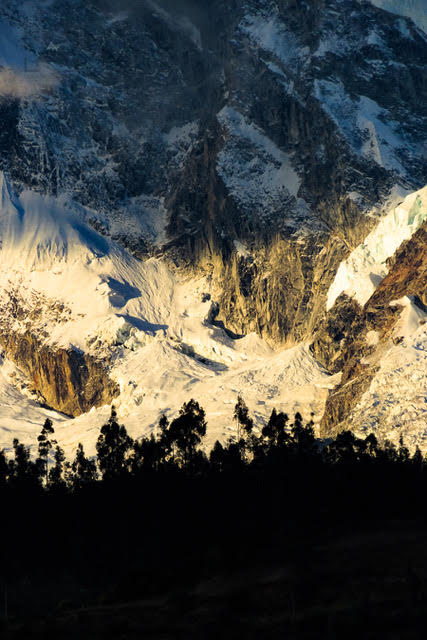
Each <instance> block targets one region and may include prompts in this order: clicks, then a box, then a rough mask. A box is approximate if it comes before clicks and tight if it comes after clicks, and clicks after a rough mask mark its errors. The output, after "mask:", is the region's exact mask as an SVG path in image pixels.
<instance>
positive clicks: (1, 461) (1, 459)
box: [0, 449, 9, 489]
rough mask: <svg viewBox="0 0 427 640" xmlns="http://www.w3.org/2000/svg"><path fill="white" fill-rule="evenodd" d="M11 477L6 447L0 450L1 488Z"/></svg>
mask: <svg viewBox="0 0 427 640" xmlns="http://www.w3.org/2000/svg"><path fill="white" fill-rule="evenodd" d="M8 477H9V465H8V463H7V458H6V454H5V452H4V449H2V450H1V451H0V489H3V488H4V487H5V486H6V484H7V480H8Z"/></svg>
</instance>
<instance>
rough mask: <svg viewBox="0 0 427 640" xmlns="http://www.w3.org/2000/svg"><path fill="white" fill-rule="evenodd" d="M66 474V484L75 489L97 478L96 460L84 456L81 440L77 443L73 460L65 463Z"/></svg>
mask: <svg viewBox="0 0 427 640" xmlns="http://www.w3.org/2000/svg"><path fill="white" fill-rule="evenodd" d="M66 476H67V484H69V485H70V486H71V487H72V488H73V489H75V490H76V489H81V488H82V487H84V486H86V485H88V484H91V483H93V482H96V480H97V479H98V472H97V470H96V462H95V460H91V459H90V458H87V457H86V455H85V452H84V448H83V445H82V443H81V442H79V444H78V445H77V450H76V455H75V457H74V460H73V462H72V463H71V464H70V463H68V464H67V471H66Z"/></svg>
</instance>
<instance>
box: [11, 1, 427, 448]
mask: <svg viewBox="0 0 427 640" xmlns="http://www.w3.org/2000/svg"><path fill="white" fill-rule="evenodd" d="M380 3H381V8H379V7H377V6H374V4H372V3H369V2H360V1H359V0H321V1H319V0H316V1H315V0H310V1H308V2H305V3H300V2H296V1H295V0H280V1H279V0H277V1H276V2H271V1H270V0H269V1H267V0H234V1H233V2H230V1H229V0H228V1H225V0H224V1H223V0H218V2H215V3H213V2H209V1H208V0H199V1H198V2H196V1H193V0H185V1H184V0H182V1H174V2H172V1H169V0H162V1H160V0H159V1H157V2H154V0H138V1H136V0H128V1H127V2H122V1H121V2H115V1H113V0H91V1H89V2H88V1H85V2H83V1H80V0H45V1H42V0H28V1H25V2H22V3H21V4H19V5H17V4H16V3H15V2H11V1H9V0H3V2H2V3H1V6H0V65H1V68H0V114H1V119H2V124H3V126H2V128H1V131H0V167H1V170H2V174H1V181H0V187H1V202H0V205H1V207H0V234H1V251H0V305H1V310H2V322H1V325H0V343H1V345H2V347H3V350H4V354H3V360H2V364H1V368H0V386H1V397H0V406H1V411H2V416H3V417H2V424H1V425H0V427H1V428H2V431H1V438H0V439H1V442H0V445H5V446H10V443H11V440H12V438H13V437H14V435H18V436H19V437H20V438H21V439H23V440H24V441H25V442H28V443H31V444H33V443H34V442H35V437H36V434H37V433H38V431H39V427H40V424H42V423H43V421H44V419H45V417H46V416H47V415H49V416H52V417H53V418H54V420H55V422H56V423H57V425H58V428H57V433H58V435H59V439H60V441H61V444H63V445H64V446H66V448H67V450H68V451H71V450H72V449H73V448H74V447H75V445H76V444H77V442H79V441H83V442H84V444H85V446H88V448H89V451H90V450H91V447H93V444H94V441H95V439H96V436H97V430H98V427H99V425H100V424H101V423H102V420H104V419H105V416H106V415H107V414H108V413H109V405H110V403H111V402H113V401H114V403H115V404H116V405H117V408H118V411H119V416H120V418H121V419H122V420H123V421H124V422H125V423H126V426H127V427H128V429H129V430H130V432H131V434H132V435H133V436H138V435H142V433H144V432H145V431H146V430H148V429H151V428H155V425H156V423H157V420H158V418H159V416H160V415H161V413H162V412H166V413H167V414H169V415H173V414H174V413H176V411H177V410H178V409H179V406H180V404H182V402H183V401H184V400H186V399H189V398H190V397H195V398H196V399H198V400H199V401H200V402H201V404H202V405H204V406H205V408H206V410H207V417H208V423H209V431H208V436H209V437H208V442H209V443H210V444H212V443H213V441H214V440H215V439H216V438H218V437H219V438H223V439H224V438H226V437H228V436H229V435H230V434H232V433H233V428H234V427H233V424H232V410H233V405H234V403H235V400H236V396H237V394H239V393H240V394H242V395H243V396H244V397H245V400H246V401H247V403H248V405H249V407H250V409H251V411H252V412H253V413H254V415H255V417H256V418H257V420H258V421H259V422H260V423H262V421H263V420H265V418H266V417H268V415H269V413H271V410H272V408H273V407H274V406H276V407H277V408H278V409H281V410H285V411H289V412H293V411H295V410H299V411H301V412H302V413H304V415H307V417H309V414H310V413H311V412H314V413H315V416H316V423H317V424H318V429H319V433H321V434H323V435H328V434H330V433H335V432H336V431H339V430H340V429H343V428H347V427H348V426H350V427H351V428H353V429H355V430H356V431H358V432H360V433H367V432H370V431H371V430H374V431H375V432H376V433H377V434H378V435H379V436H380V437H381V438H391V439H393V440H394V441H397V440H398V439H399V437H400V435H401V434H403V435H404V436H405V439H406V442H407V444H408V445H410V446H414V445H415V444H419V445H420V447H421V448H423V449H427V442H426V440H425V438H426V429H425V427H426V426H427V425H426V416H427V410H426V407H427V405H426V384H425V382H426V359H425V354H426V344H427V342H426V337H427V330H426V326H427V325H426V324H425V317H426V306H425V305H426V304H427V291H426V282H427V276H426V273H427V272H426V253H425V237H426V222H425V221H426V218H427V193H426V188H425V185H426V182H427V180H426V174H427V163H426V130H427V129H426V118H427V100H426V97H427V96H426V86H427V82H426V75H427V71H426V69H427V67H426V58H427V35H426V33H425V32H424V31H423V23H422V20H418V18H419V17H421V18H422V15H423V13H422V8H423V2H418V3H417V2H410V0H408V1H407V3H405V4H403V3H400V5H399V6H400V7H401V11H398V9H396V6H395V5H393V2H392V0H376V1H375V4H380ZM386 9H389V11H388V10H386ZM397 13H402V14H403V15H397ZM407 15H410V16H411V17H414V18H416V20H417V24H415V23H414V22H413V21H412V20H411V19H410V18H408V17H405V16H407ZM330 392H331V393H330ZM328 396H329V397H328ZM40 403H42V404H43V405H44V406H41V404H40ZM46 407H48V408H46ZM56 412H62V413H56ZM64 414H66V415H64ZM92 450H93V449H92Z"/></svg>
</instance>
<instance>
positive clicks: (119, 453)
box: [96, 406, 133, 480]
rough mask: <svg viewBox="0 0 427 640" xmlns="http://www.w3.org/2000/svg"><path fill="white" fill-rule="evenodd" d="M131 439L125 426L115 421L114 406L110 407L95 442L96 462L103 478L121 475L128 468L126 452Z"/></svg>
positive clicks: (129, 448) (130, 445)
mask: <svg viewBox="0 0 427 640" xmlns="http://www.w3.org/2000/svg"><path fill="white" fill-rule="evenodd" d="M132 445H133V440H132V438H131V437H130V436H129V435H128V433H127V431H126V429H125V427H124V426H123V425H119V423H118V422H117V413H116V410H115V407H114V406H113V407H111V416H110V418H109V419H108V421H107V422H106V423H105V424H104V425H103V426H102V427H101V433H100V435H99V438H98V441H97V443H96V451H97V453H98V464H99V468H100V470H101V473H102V477H103V479H104V480H110V479H112V478H117V477H119V476H122V475H123V474H124V473H125V472H126V471H127V469H128V466H129V459H128V454H129V452H130V450H131V448H132Z"/></svg>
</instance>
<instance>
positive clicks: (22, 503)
mask: <svg viewBox="0 0 427 640" xmlns="http://www.w3.org/2000/svg"><path fill="white" fill-rule="evenodd" d="M189 406H190V404H187V405H186V407H187V409H188V407H189ZM191 406H192V407H193V408H194V406H196V403H193V405H191ZM197 406H198V405H197ZM239 406H240V408H242V407H241V405H237V406H236V410H237V409H238V408H239ZM183 416H187V417H186V418H185V419H184V418H183ZM283 417H284V416H283V414H275V413H273V416H272V419H271V420H270V422H269V424H268V425H267V427H265V428H264V429H263V431H262V433H261V434H260V435H259V436H254V435H253V434H249V433H248V431H247V430H246V431H245V430H244V429H243V428H242V438H241V440H240V442H236V441H234V442H229V443H228V444H227V445H226V446H224V447H219V446H216V447H215V449H214V451H213V452H212V453H211V456H210V458H209V459H208V458H206V457H204V456H203V455H202V454H200V453H199V454H197V453H196V450H193V452H192V454H191V450H190V449H185V446H184V445H185V442H184V441H181V445H178V444H177V443H178V439H177V438H178V436H179V435H181V436H182V433H183V431H182V430H181V431H180V429H179V426H180V425H181V427H182V426H183V425H184V423H185V425H186V433H187V435H188V434H190V432H191V429H190V428H189V426H190V422H188V420H187V418H188V414H185V413H183V412H181V414H180V416H179V418H177V419H176V420H175V421H173V422H172V423H171V424H170V425H165V423H163V427H164V431H163V436H162V438H160V439H159V440H158V441H157V445H158V446H159V447H160V449H162V447H166V445H167V438H169V443H170V442H172V440H173V438H175V440H174V442H175V445H176V446H174V447H172V448H169V451H172V452H173V453H172V454H169V455H166V454H165V451H166V450H168V449H167V447H166V448H164V449H162V451H163V454H162V455H163V456H164V457H163V459H161V460H160V459H157V461H155V463H154V464H152V463H153V460H154V457H153V455H152V453H153V447H154V446H155V441H154V440H153V439H152V438H151V439H148V438H147V439H145V440H143V441H141V442H139V443H131V441H126V432H125V430H123V428H120V429H122V430H121V431H120V429H119V431H120V434H121V442H122V443H123V442H125V441H126V442H127V444H126V446H127V447H128V448H129V452H130V451H131V447H132V446H133V453H132V454H129V457H128V458H126V460H127V461H128V462H126V464H125V465H124V466H121V465H122V462H123V460H124V458H121V459H120V455H118V448H117V447H118V443H119V440H117V439H116V441H115V444H114V443H113V440H114V439H113V438H112V434H113V432H114V428H113V427H114V425H116V426H118V425H117V423H115V421H114V419H113V418H114V416H113V415H112V418H111V419H110V421H109V422H108V424H107V425H105V428H103V431H102V432H101V434H102V438H101V437H100V440H99V443H100V446H98V452H99V457H98V464H99V468H100V469H101V472H102V476H103V479H102V480H96V481H91V482H87V483H83V482H82V479H83V478H84V473H81V475H80V476H79V477H77V475H74V481H73V482H74V484H73V487H71V485H68V486H66V484H61V482H58V478H57V479H56V480H55V473H53V474H52V473H51V474H50V476H49V478H50V484H49V488H48V490H46V489H45V488H43V487H42V485H41V484H40V483H38V481H37V479H36V480H34V477H33V478H30V477H29V476H28V469H30V468H31V467H27V478H26V480H25V478H24V476H23V475H21V476H19V473H20V472H18V471H17V469H18V467H17V464H18V462H19V460H18V462H17V459H18V457H19V456H17V457H16V460H15V466H14V463H13V461H12V462H11V463H10V464H9V467H8V470H7V471H6V473H5V474H4V475H3V484H2V489H1V504H2V513H3V526H2V544H1V558H0V580H1V583H0V584H1V592H0V593H1V599H0V613H1V625H2V626H1V638H2V639H3V638H4V639H5V640H12V639H13V640H15V639H18V638H19V639H20V638H22V639H23V638H25V639H26V640H27V639H31V638H43V639H45V638H46V639H47V638H52V639H53V638H54V639H55V640H56V639H61V638H70V639H71V638H86V637H87V638H91V639H97V638H114V639H116V638H123V639H125V638H126V639H127V638H132V639H133V638H144V639H145V638H153V639H157V638H158V639H162V640H163V639H168V638H236V639H237V638H283V637H286V638H344V637H345V638H358V639H359V638H372V639H374V638H378V637H381V638H383V637H386V638H392V639H398V638H405V640H406V638H418V637H424V630H425V628H426V623H427V544H426V543H427V520H426V496H427V467H426V463H425V461H424V460H423V457H422V456H421V454H420V452H419V451H417V452H416V453H415V455H414V456H412V457H411V456H410V455H409V452H408V451H407V449H406V448H405V447H404V445H403V443H402V444H401V446H400V448H398V449H396V448H394V447H392V446H391V445H389V444H386V446H385V448H380V447H379V446H378V443H377V442H376V441H375V438H373V437H372V436H370V437H368V438H366V439H365V440H358V439H356V438H354V436H352V435H351V434H350V433H344V434H341V435H339V436H338V437H337V438H336V440H335V441H331V442H329V443H319V442H316V441H315V439H314V437H313V433H312V429H311V427H310V425H307V426H306V427H303V426H302V424H301V421H300V420H297V419H296V420H295V422H294V423H293V424H292V425H291V429H290V430H289V431H284V430H283V429H277V430H276V431H275V430H274V428H273V427H274V425H276V426H277V425H278V424H279V423H280V418H283ZM240 418H241V419H242V427H243V426H244V424H243V423H244V419H247V418H248V416H247V415H246V414H245V412H244V411H243V412H242V413H241V414H240ZM249 423H250V420H249V422H246V428H247V427H248V424H249ZM249 426H250V425H249ZM282 426H283V423H282ZM107 427H108V428H107ZM119 431H117V430H116V435H117V433H119ZM107 441H108V442H109V445H108V446H109V447H110V448H109V449H108V451H107V448H108V447H107V445H106V443H107ZM165 443H166V444H165ZM187 443H188V440H187ZM113 444H114V446H112V445H113ZM101 445H102V446H101ZM180 447H181V448H180ZM160 449H159V450H160ZM129 452H128V453H129ZM150 452H151V453H150ZM185 452H187V454H188V455H187V457H185V456H184V457H183V453H185ZM15 453H16V454H19V453H21V454H22V451H20V450H19V448H16V449H15ZM112 453H114V456H115V457H114V461H115V462H114V464H116V467H115V470H114V467H113V466H112V465H111V464H110V466H108V464H106V460H107V457H108V456H110V458H109V460H110V462H111V460H113V458H112V457H111V454H112ZM122 453H123V449H122ZM143 454H144V455H143ZM190 454H191V455H190ZM171 455H172V456H173V458H171ZM22 459H23V458H22V456H21V459H20V460H21V463H22ZM136 460H138V464H136ZM159 460H160V461H159ZM178 460H179V462H178ZM130 461H132V462H130ZM39 462H40V460H39ZM34 464H35V463H34ZM117 465H118V466H117ZM0 466H1V465H0ZM22 468H23V467H22V465H21V471H22ZM70 468H71V467H70ZM5 469H6V467H5ZM0 475H1V474H0ZM5 477H6V480H4V479H5ZM70 477H71V476H68V478H70ZM79 483H80V484H79Z"/></svg>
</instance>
